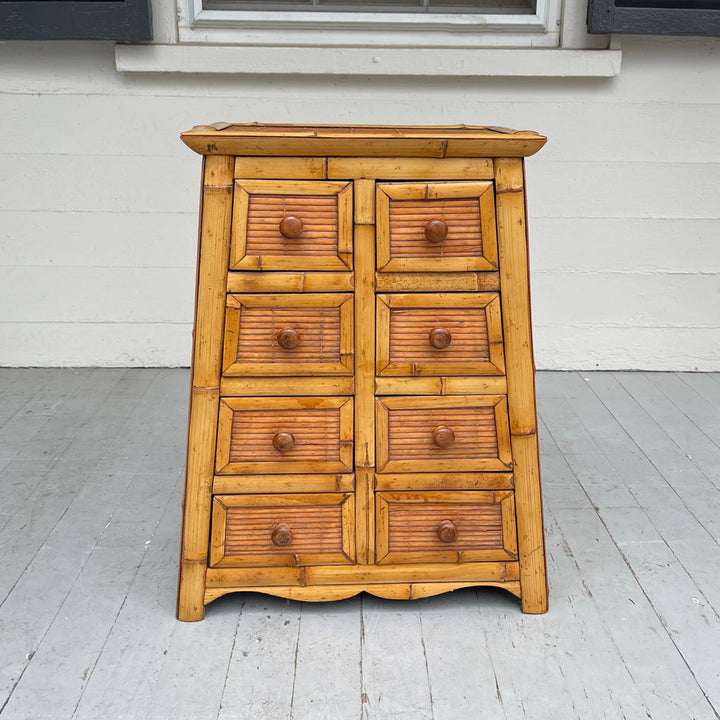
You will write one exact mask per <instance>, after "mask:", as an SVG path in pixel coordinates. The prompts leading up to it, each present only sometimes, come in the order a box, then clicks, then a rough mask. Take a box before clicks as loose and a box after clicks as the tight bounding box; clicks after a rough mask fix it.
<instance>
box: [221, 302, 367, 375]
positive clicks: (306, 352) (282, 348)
mask: <svg viewBox="0 0 720 720" xmlns="http://www.w3.org/2000/svg"><path fill="white" fill-rule="evenodd" d="M352 374H353V299H352V295H349V294H348V295H341V294H328V295H319V294H310V293H308V294H303V295H228V298H227V310H226V313H225V347H224V352H223V375H225V376H226V377H233V376H240V375H242V376H247V375H260V376H267V375H352Z"/></svg>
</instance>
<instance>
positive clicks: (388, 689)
mask: <svg viewBox="0 0 720 720" xmlns="http://www.w3.org/2000/svg"><path fill="white" fill-rule="evenodd" d="M361 632H362V636H361V637H362V699H363V704H362V709H363V717H364V718H367V719H368V720H405V719H407V720H426V719H428V718H430V719H431V718H433V711H432V695H431V690H430V682H429V677H428V666H427V660H426V657H425V648H424V646H423V636H422V628H421V623H420V607H419V605H418V603H417V602H408V603H403V602H398V601H388V600H382V599H380V598H376V597H373V596H365V597H363V600H362V631H361Z"/></svg>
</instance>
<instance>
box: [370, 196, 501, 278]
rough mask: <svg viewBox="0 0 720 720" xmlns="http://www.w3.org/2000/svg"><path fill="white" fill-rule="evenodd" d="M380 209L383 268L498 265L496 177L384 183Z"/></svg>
mask: <svg viewBox="0 0 720 720" xmlns="http://www.w3.org/2000/svg"><path fill="white" fill-rule="evenodd" d="M376 212H377V268H378V270H380V271H385V272H461V271H465V270H496V269H497V266H498V263H497V257H498V256H497V233H496V227H495V199H494V192H493V183H491V182H435V183H382V184H379V185H378V186H377V188H376Z"/></svg>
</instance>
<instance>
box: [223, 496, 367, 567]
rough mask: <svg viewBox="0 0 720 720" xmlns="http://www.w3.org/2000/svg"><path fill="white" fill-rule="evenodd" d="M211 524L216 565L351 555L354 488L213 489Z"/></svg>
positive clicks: (323, 561) (342, 559)
mask: <svg viewBox="0 0 720 720" xmlns="http://www.w3.org/2000/svg"><path fill="white" fill-rule="evenodd" d="M212 525H213V526H212V538H211V548H210V564H211V565H212V566H214V567H222V566H229V567H233V566H234V567H242V566H248V565H254V566H272V565H333V564H338V563H340V564H344V563H351V562H353V560H354V558H355V526H354V497H353V495H352V493H344V494H310V493H307V494H297V495H216V496H215V497H214V498H213V518H212Z"/></svg>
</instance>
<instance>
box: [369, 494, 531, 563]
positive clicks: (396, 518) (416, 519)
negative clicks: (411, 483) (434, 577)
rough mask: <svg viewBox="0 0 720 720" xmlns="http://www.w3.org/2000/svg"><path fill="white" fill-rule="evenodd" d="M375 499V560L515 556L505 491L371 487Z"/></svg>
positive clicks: (509, 501)
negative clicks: (400, 490) (376, 489)
mask: <svg viewBox="0 0 720 720" xmlns="http://www.w3.org/2000/svg"><path fill="white" fill-rule="evenodd" d="M375 502H376V514H377V521H376V536H377V537H376V544H375V552H376V555H377V562H378V563H414V562H477V561H484V560H494V561H497V560H515V559H516V558H517V531H516V528H515V503H514V495H513V493H512V492H510V491H507V490H500V491H483V490H478V491H471V492H416V493H377V494H376V496H375Z"/></svg>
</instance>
